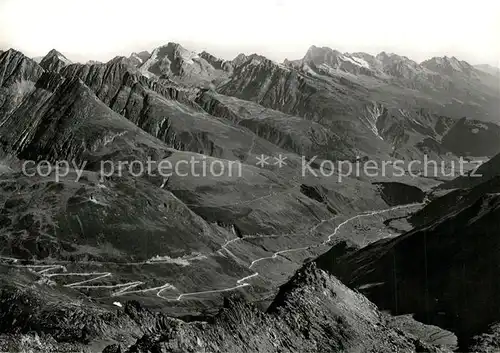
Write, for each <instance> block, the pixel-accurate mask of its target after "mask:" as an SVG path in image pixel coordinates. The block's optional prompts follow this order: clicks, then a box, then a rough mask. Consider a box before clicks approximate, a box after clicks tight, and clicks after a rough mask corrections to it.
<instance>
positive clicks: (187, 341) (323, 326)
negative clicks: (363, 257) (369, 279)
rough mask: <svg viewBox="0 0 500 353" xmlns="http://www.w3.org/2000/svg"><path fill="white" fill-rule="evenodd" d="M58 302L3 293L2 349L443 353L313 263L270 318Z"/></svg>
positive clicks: (227, 308) (285, 290) (227, 311)
mask: <svg viewBox="0 0 500 353" xmlns="http://www.w3.org/2000/svg"><path fill="white" fill-rule="evenodd" d="M42 294H43V295H42ZM54 295H55V291H54V290H48V291H46V292H45V293H40V292H37V291H35V289H34V288H30V289H13V288H12V287H11V286H8V287H6V288H4V289H3V290H2V292H1V296H0V298H1V299H2V300H1V302H0V308H1V310H0V312H2V313H3V314H2V315H1V316H0V317H1V318H2V323H3V324H2V325H0V329H1V336H0V349H1V350H6V349H7V350H8V349H10V350H14V351H18V350H20V351H23V350H27V349H30V351H32V352H47V351H56V350H64V351H82V350H83V351H85V352H101V351H104V352H128V353H145V352H266V353H267V352H341V351H342V352H381V351H385V352H396V351H398V352H415V351H419V352H446V349H444V348H437V347H433V346H430V345H428V344H426V343H424V342H422V341H421V340H420V339H418V338H416V337H414V336H412V335H410V334H407V333H405V332H403V331H402V330H400V329H398V328H391V325H390V323H389V322H388V321H387V320H386V318H385V316H384V315H383V314H382V313H380V312H379V311H378V310H377V307H376V306H375V305H374V304H372V303H370V302H369V301H368V300H367V299H366V298H365V297H363V296H362V295H361V294H359V293H356V292H354V291H352V290H350V289H348V288H347V287H345V286H344V285H343V284H342V283H341V282H340V281H339V280H337V279H336V278H335V277H332V276H330V275H328V274H327V273H325V272H324V271H322V270H318V269H317V268H316V265H315V264H313V263H310V264H307V265H306V266H305V267H304V268H302V269H301V270H299V271H298V272H297V273H296V274H295V275H294V276H293V278H292V279H291V280H290V281H289V282H288V283H287V284H285V285H284V286H283V287H282V288H281V290H280V292H279V293H278V295H277V296H276V298H275V299H274V301H273V303H272V304H271V306H270V307H269V309H268V310H267V312H263V311H261V310H260V309H258V308H256V307H255V306H254V305H252V304H249V303H247V302H245V301H244V300H243V299H239V298H236V297H232V298H230V299H226V302H225V305H224V308H223V309H221V311H220V312H219V313H218V314H217V315H216V316H215V317H213V318H209V319H207V320H206V321H193V322H186V321H182V320H179V319H173V318H170V317H167V316H165V315H163V314H159V313H154V312H152V311H149V310H147V309H144V308H142V307H141V306H140V304H139V303H137V302H129V303H127V304H126V305H125V306H124V308H123V310H121V309H120V310H118V311H112V310H106V309H104V308H99V307H97V306H96V305H94V304H90V303H87V305H76V303H77V301H75V299H73V298H70V297H69V295H63V294H61V295H60V297H59V298H55V297H54ZM68 301H72V303H73V304H72V305H69V304H68ZM56 303H57V304H58V309H55V307H54V305H55V304H56ZM4 309H8V310H4ZM15 313H18V314H19V315H18V318H17V319H15V317H14V315H15ZM5 315H7V316H5ZM113 341H114V343H113ZM68 342H71V344H70V343H68ZM106 342H107V344H104V343H106ZM104 346H105V347H104ZM99 347H100V348H99Z"/></svg>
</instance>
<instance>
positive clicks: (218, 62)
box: [200, 51, 233, 72]
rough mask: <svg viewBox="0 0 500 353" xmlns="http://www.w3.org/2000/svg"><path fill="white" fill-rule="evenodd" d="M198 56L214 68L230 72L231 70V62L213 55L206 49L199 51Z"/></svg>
mask: <svg viewBox="0 0 500 353" xmlns="http://www.w3.org/2000/svg"><path fill="white" fill-rule="evenodd" d="M200 57H202V58H203V59H205V60H206V61H207V62H208V63H209V64H210V65H212V66H213V67H214V69H216V70H224V71H228V72H231V71H232V70H233V65H232V64H231V62H229V61H226V60H224V59H221V58H217V57H216V56H213V55H212V54H210V53H208V52H206V51H203V52H201V53H200Z"/></svg>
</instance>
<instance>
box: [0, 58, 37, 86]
mask: <svg viewBox="0 0 500 353" xmlns="http://www.w3.org/2000/svg"><path fill="white" fill-rule="evenodd" d="M43 71H44V70H43V68H42V67H41V66H40V65H38V64H37V63H36V62H35V61H34V60H33V59H30V58H28V57H27V56H25V55H24V54H23V53H21V52H19V51H17V50H15V49H9V50H7V51H6V52H3V53H2V54H0V86H6V85H10V84H12V83H15V82H19V81H31V82H36V81H37V80H38V78H39V77H40V76H41V75H42V73H43Z"/></svg>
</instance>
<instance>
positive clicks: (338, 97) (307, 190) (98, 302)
mask: <svg viewBox="0 0 500 353" xmlns="http://www.w3.org/2000/svg"><path fill="white" fill-rule="evenodd" d="M499 106H500V74H499V71H498V69H496V68H492V67H489V66H486V65H479V66H476V67H475V66H472V65H470V64H469V63H467V62H465V61H462V60H460V59H457V58H455V57H434V58H431V59H429V60H426V61H424V62H421V63H417V62H415V61H412V60H411V59H409V58H407V57H404V56H399V55H397V54H390V53H385V52H382V53H380V54H378V55H376V56H373V55H370V54H367V53H341V52H339V51H336V50H333V49H330V48H326V47H316V46H311V47H310V49H309V50H308V51H307V52H306V53H305V55H304V57H303V58H301V59H298V60H285V61H284V62H283V63H278V62H274V61H272V60H269V59H267V58H266V57H264V56H261V55H259V54H251V55H247V54H240V55H238V56H237V57H236V58H234V59H233V60H229V61H228V60H223V59H220V58H217V57H215V56H213V55H212V54H210V53H208V52H202V53H195V52H192V51H189V50H187V49H185V48H183V47H182V46H181V45H180V44H176V43H168V44H166V45H164V46H161V47H158V48H156V49H154V50H152V51H143V52H140V53H133V54H132V55H131V56H129V57H116V58H114V59H112V60H110V61H109V62H106V63H100V62H95V61H92V62H88V63H85V64H84V63H73V62H71V60H69V59H68V58H66V56H65V55H63V54H62V53H60V52H58V51H57V50H52V51H50V52H49V53H48V54H47V55H46V56H45V57H43V58H36V59H32V58H29V57H27V56H25V55H24V54H23V53H22V52H19V51H17V50H14V49H9V50H6V51H0V283H1V284H0V351H5V352H92V353H93V352H106V353H118V352H121V353H124V352H130V353H132V352H135V353H146V352H150V353H160V352H162V353H163V352H200V353H201V352H207V353H208V352H276V353H278V352H353V353H354V352H395V351H397V352H451V351H456V350H458V351H474V352H493V351H497V350H498V349H500V305H498V302H497V300H498V297H499V296H500V285H499V282H498V276H499V275H500V257H499V256H498V255H499V253H500V238H499V237H498V236H499V234H500V233H499V231H500V222H499V219H500V111H499ZM425 160H427V161H428V160H432V161H434V162H436V164H438V163H439V164H441V165H446V166H453V165H458V163H459V162H463V161H466V162H467V163H466V168H467V169H466V170H465V172H464V173H459V171H458V170H456V169H455V168H447V173H442V174H439V173H435V174H433V175H428V174H425V173H422V172H423V167H422V169H421V170H419V172H420V173H417V174H415V173H411V171H410V170H406V171H405V172H403V173H398V172H399V171H398V170H397V169H396V167H395V162H396V161H399V162H402V163H403V164H408V165H410V163H412V162H415V161H419V162H420V164H419V165H420V166H423V163H422V162H423V161H425ZM61 161H70V162H71V163H68V165H69V166H70V169H69V170H67V173H65V174H64V175H60V174H56V173H57V172H58V170H57V169H56V168H55V166H61ZM124 161H126V162H129V163H131V164H130V165H132V164H133V163H132V162H143V163H146V162H148V163H150V164H151V165H153V166H154V168H153V170H150V171H149V172H148V173H144V172H143V173H136V171H134V170H132V169H130V168H121V169H120V165H122V166H123V162H124ZM186 161H191V165H190V166H189V165H188V164H187V163H182V162H186ZM193 161H194V162H196V163H192V162H193ZM366 161H373V162H376V163H379V165H380V164H383V165H384V167H385V169H384V173H377V176H373V175H368V174H367V173H361V174H356V175H355V174H353V173H346V172H345V170H342V169H331V170H328V171H329V173H325V170H324V166H325V165H334V163H341V164H342V163H343V164H344V165H347V164H346V163H347V162H348V163H351V165H352V164H358V165H359V164H360V163H361V162H366ZM478 161H482V162H478ZM27 162H28V163H27ZM42 162H43V163H42ZM151 162H153V163H151ZM162 162H163V163H169V165H182V168H180V169H179V170H176V173H172V175H170V176H169V177H168V178H164V177H163V176H161V174H160V173H159V170H158V168H159V165H160V164H161V163H162ZM483 162H484V163H483ZM207 163H208V164H211V165H217V166H218V168H219V169H223V170H226V171H231V173H224V174H223V175H222V176H221V175H219V174H217V175H214V174H213V173H212V174H210V173H208V174H207V173H206V170H204V169H206V164H207ZM479 163H482V165H481V166H480V167H479V169H477V168H476V166H479ZM304 164H305V165H306V167H307V168H305V167H304ZM103 165H106V166H108V167H111V166H112V167H113V170H114V171H115V173H109V174H106V175H103V171H102V166H103ZM40 166H42V167H40ZM475 169H477V170H475ZM116 171H119V173H116ZM497 217H499V218H497Z"/></svg>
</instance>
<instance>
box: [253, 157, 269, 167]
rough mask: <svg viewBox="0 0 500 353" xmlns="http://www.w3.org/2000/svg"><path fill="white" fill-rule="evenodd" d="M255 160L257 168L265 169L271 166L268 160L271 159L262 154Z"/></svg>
mask: <svg viewBox="0 0 500 353" xmlns="http://www.w3.org/2000/svg"><path fill="white" fill-rule="evenodd" d="M255 158H256V159H257V166H258V167H261V168H264V167H265V166H266V165H268V164H269V162H268V160H269V158H271V157H269V156H266V155H264V154H261V155H260V157H255Z"/></svg>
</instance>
